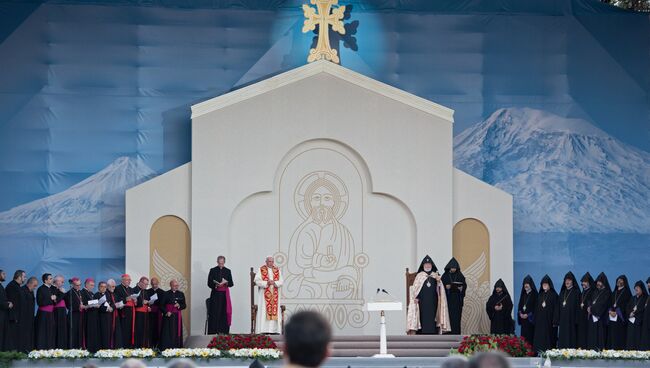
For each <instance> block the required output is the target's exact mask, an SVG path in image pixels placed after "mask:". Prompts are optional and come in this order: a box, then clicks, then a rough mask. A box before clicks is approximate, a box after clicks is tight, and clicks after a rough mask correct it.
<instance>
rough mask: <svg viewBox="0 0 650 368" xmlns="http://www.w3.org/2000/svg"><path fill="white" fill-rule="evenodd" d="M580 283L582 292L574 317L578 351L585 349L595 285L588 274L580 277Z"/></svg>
mask: <svg viewBox="0 0 650 368" xmlns="http://www.w3.org/2000/svg"><path fill="white" fill-rule="evenodd" d="M580 282H581V283H582V292H581V293H580V300H579V303H580V304H578V315H577V317H576V318H577V321H576V345H577V347H578V348H580V349H586V348H587V336H588V329H589V319H590V318H591V317H590V316H589V311H588V308H589V303H590V301H591V294H592V293H593V292H594V288H595V285H594V279H593V277H591V274H590V273H589V272H587V273H585V274H584V275H583V276H582V278H581V279H580Z"/></svg>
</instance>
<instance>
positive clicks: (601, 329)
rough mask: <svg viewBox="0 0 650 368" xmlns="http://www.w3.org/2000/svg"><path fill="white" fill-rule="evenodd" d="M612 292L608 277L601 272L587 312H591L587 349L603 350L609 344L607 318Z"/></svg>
mask: <svg viewBox="0 0 650 368" xmlns="http://www.w3.org/2000/svg"><path fill="white" fill-rule="evenodd" d="M611 293H612V290H611V289H610V286H609V280H607V276H606V275H605V274H604V273H603V272H601V273H600V274H599V275H598V277H596V289H595V290H594V292H593V293H592V295H591V301H590V303H589V307H587V310H588V312H589V328H588V330H587V348H588V349H593V350H602V349H604V348H605V346H606V344H607V318H608V313H607V311H608V310H609V298H610V295H611Z"/></svg>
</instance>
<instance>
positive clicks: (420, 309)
mask: <svg viewBox="0 0 650 368" xmlns="http://www.w3.org/2000/svg"><path fill="white" fill-rule="evenodd" d="M437 271H438V269H437V268H436V265H435V264H434V263H433V260H432V259H431V257H429V256H428V255H427V256H426V257H424V259H423V260H422V263H420V267H419V268H418V273H417V275H416V276H415V281H413V286H411V287H412V290H411V293H410V299H411V300H409V306H408V312H407V317H406V325H407V326H406V328H407V331H408V333H409V334H413V333H417V334H425V335H426V334H436V333H441V334H442V333H445V332H449V331H451V324H450V321H449V309H448V307H447V295H446V293H445V287H444V285H443V283H442V281H441V277H440V275H439V274H438V272H437Z"/></svg>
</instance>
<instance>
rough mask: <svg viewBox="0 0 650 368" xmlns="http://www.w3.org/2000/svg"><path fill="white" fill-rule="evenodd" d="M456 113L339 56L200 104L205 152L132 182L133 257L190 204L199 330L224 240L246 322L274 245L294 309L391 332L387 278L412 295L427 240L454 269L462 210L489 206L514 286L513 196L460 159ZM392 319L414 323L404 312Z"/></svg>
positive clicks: (493, 236) (493, 251)
mask: <svg viewBox="0 0 650 368" xmlns="http://www.w3.org/2000/svg"><path fill="white" fill-rule="evenodd" d="M452 124H453V111H452V110H450V109H448V108H446V107H444V106H440V105H438V104H435V103H433V102H430V101H428V100H425V99H422V98H420V97H417V96H414V95H411V94H409V93H407V92H404V91H402V90H399V89H397V88H394V87H391V86H388V85H386V84H383V83H381V82H378V81H375V80H372V79H370V78H367V77H365V76H363V75H360V74H358V73H355V72H353V71H351V70H348V69H346V68H344V67H341V66H339V65H336V64H333V63H330V62H325V61H321V62H315V63H312V64H308V65H305V66H303V67H300V68H297V69H294V70H292V71H289V72H286V73H283V74H280V75H277V76H275V77H272V78H269V79H267V80H264V81H261V82H259V83H256V84H253V85H251V86H248V87H245V88H242V89H240V90H237V91H234V92H231V93H228V94H225V95H223V96H219V97H216V98H213V99H211V100H208V101H205V102H202V103H199V104H197V105H194V106H193V107H192V163H191V164H186V165H184V166H181V167H179V168H177V169H175V170H172V171H170V172H169V173H166V174H164V175H162V176H160V177H158V178H155V179H153V180H151V181H149V182H146V183H143V184H141V185H139V186H137V187H135V188H133V189H131V190H129V191H128V192H127V234H126V237H127V251H126V252H127V253H126V263H127V264H126V269H127V272H129V273H131V274H135V275H141V274H142V275H147V274H149V270H150V265H149V264H148V262H149V259H150V248H149V246H151V245H150V240H149V237H150V230H151V226H152V224H153V222H154V221H155V220H156V219H157V218H159V217H161V216H165V215H176V216H178V217H180V218H181V219H183V220H185V221H186V222H187V223H188V225H189V226H190V229H191V236H192V240H191V277H190V279H191V285H192V296H191V302H192V319H191V322H192V324H191V326H192V334H202V333H203V326H204V321H205V299H206V298H207V297H208V295H209V293H210V290H209V289H208V288H207V286H206V281H207V274H208V270H209V269H210V268H211V267H213V266H214V265H215V262H216V258H217V256H218V255H220V254H223V255H225V256H226V257H227V259H228V261H227V266H228V267H229V268H230V269H231V270H232V271H233V276H234V282H235V287H234V288H233V289H232V297H233V303H234V305H235V309H234V310H235V313H234V317H233V326H232V329H231V331H234V332H245V331H247V330H248V329H249V328H250V327H249V322H250V315H249V309H248V307H249V292H250V291H249V287H248V271H249V268H250V267H256V268H257V267H259V266H260V265H261V264H262V263H263V261H264V257H265V256H266V255H274V256H275V258H276V262H277V264H278V265H280V266H281V267H282V272H283V274H284V278H285V286H284V287H283V292H282V296H283V303H284V304H286V305H287V307H288V309H289V310H290V311H291V310H294V309H296V308H303V307H308V308H318V309H320V310H322V311H323V312H324V313H326V314H327V315H328V316H329V318H330V319H331V320H332V322H333V324H334V327H335V330H336V331H337V332H338V333H341V334H343V333H344V334H375V333H376V331H375V328H376V327H375V326H376V324H374V323H369V319H370V320H372V319H373V318H375V317H369V316H368V314H367V313H366V312H364V311H363V309H362V306H363V304H364V302H365V301H367V300H369V299H371V298H372V297H373V295H374V293H375V290H376V289H377V288H378V287H381V288H384V289H386V290H389V291H390V292H392V293H393V295H395V296H396V297H397V298H398V299H400V300H403V298H404V296H403V295H404V290H403V289H404V286H403V285H404V268H405V267H410V268H411V269H414V268H417V266H418V265H419V263H420V259H422V257H423V256H424V255H425V254H430V255H431V256H432V257H433V259H434V260H435V261H436V262H437V266H438V268H439V269H440V271H441V272H442V268H443V267H444V265H445V264H446V262H447V261H448V260H449V259H450V258H451V256H452V230H453V227H454V224H455V223H456V222H458V221H460V220H462V219H464V218H477V219H478V220H480V221H481V222H482V223H483V224H485V226H486V227H487V229H488V231H489V234H490V235H489V238H490V245H491V246H490V248H489V253H490V254H489V256H490V257H489V258H490V259H491V267H490V279H491V280H492V282H494V281H496V280H497V279H498V278H502V279H503V280H504V281H505V282H506V284H507V285H508V287H512V267H513V265H512V198H511V197H510V196H509V195H508V194H506V193H503V192H502V191H500V190H498V189H496V188H494V187H491V186H489V185H487V184H485V183H483V182H480V181H479V180H477V179H475V178H473V177H470V176H468V175H467V174H464V173H462V172H459V171H457V170H455V169H454V168H453V167H452ZM190 165H191V168H190ZM497 255H498V256H497ZM461 265H462V264H461ZM462 266H463V267H467V266H469V265H462ZM469 292H470V293H471V290H470V291H469ZM391 321H392V323H393V324H392V325H390V326H389V327H388V329H389V333H393V334H399V333H403V332H404V328H405V327H404V326H405V324H404V315H403V314H400V315H399V316H397V314H396V315H395V316H394V317H392V318H391Z"/></svg>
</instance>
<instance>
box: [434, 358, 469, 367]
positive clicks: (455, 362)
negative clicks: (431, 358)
mask: <svg viewBox="0 0 650 368" xmlns="http://www.w3.org/2000/svg"><path fill="white" fill-rule="evenodd" d="M468 366H469V363H468V362H467V359H465V358H464V357H450V358H447V359H445V361H444V362H442V364H441V365H440V368H467V367H468Z"/></svg>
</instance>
